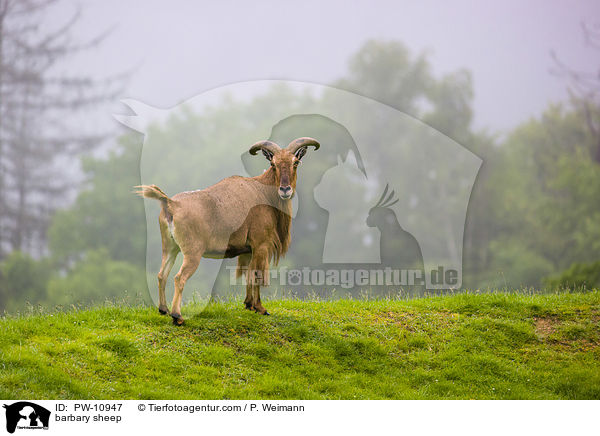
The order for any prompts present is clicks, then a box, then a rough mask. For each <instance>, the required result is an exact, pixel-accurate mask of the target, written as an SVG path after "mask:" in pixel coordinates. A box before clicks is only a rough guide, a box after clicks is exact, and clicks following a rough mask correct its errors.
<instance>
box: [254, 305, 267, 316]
mask: <svg viewBox="0 0 600 436" xmlns="http://www.w3.org/2000/svg"><path fill="white" fill-rule="evenodd" d="M253 309H254V312H256V313H259V314H261V315H270V313H269V312H267V310H266V309H263V310H264V312H262V311H261V310H259V309H257V308H255V307H254V308H253Z"/></svg>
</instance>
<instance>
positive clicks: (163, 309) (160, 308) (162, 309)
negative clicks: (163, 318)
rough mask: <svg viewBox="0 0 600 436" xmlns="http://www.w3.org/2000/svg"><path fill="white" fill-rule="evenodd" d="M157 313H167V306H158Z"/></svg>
mask: <svg viewBox="0 0 600 436" xmlns="http://www.w3.org/2000/svg"><path fill="white" fill-rule="evenodd" d="M158 313H160V314H161V315H168V314H169V309H168V308H167V306H160V307H159V308H158Z"/></svg>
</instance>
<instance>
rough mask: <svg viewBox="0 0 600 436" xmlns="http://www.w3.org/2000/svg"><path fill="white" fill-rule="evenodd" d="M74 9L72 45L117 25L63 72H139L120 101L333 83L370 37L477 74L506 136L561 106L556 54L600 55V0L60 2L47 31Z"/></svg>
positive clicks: (590, 65) (442, 69)
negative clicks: (593, 42)
mask: <svg viewBox="0 0 600 436" xmlns="http://www.w3.org/2000/svg"><path fill="white" fill-rule="evenodd" d="M78 4H79V5H80V7H81V10H82V17H81V20H80V22H79V23H78V25H77V27H76V28H75V32H74V36H75V38H76V39H79V38H81V39H82V40H85V39H89V38H92V37H93V36H95V35H98V34H100V33H102V32H103V31H105V30H106V29H108V28H111V27H112V26H115V28H114V31H113V32H112V33H111V34H110V36H109V37H108V38H107V39H106V40H105V41H104V43H103V44H102V46H101V47H99V48H97V49H94V50H93V51H91V52H87V53H85V54H83V55H80V56H78V57H77V58H75V59H73V60H72V61H71V62H70V63H69V64H68V65H65V66H64V67H63V69H64V71H66V72H68V73H69V74H76V73H77V72H82V73H92V74H94V75H96V76H98V77H102V76H105V75H108V74H111V73H116V72H122V71H125V70H128V69H131V68H133V67H137V69H136V70H135V74H134V75H133V76H132V78H131V81H130V83H129V85H128V87H127V90H126V92H125V93H124V95H123V97H130V98H135V99H139V100H141V101H144V102H146V103H148V104H151V105H154V106H157V107H169V106H172V105H175V104H177V103H179V102H181V101H183V100H186V99H188V98H190V97H193V96H194V95H197V94H198V93H200V92H202V91H205V90H208V89H211V88H215V87H218V86H221V85H225V84H229V83H234V82H238V81H245V80H253V79H287V80H299V81H310V82H316V83H320V84H328V83H330V82H332V81H333V80H335V79H337V78H339V77H340V76H342V75H343V74H344V73H345V72H346V69H347V61H348V58H349V56H350V55H351V54H353V53H354V52H356V50H357V49H358V48H359V47H360V46H361V45H362V43H363V42H364V41H365V40H367V39H370V38H376V39H385V40H390V39H395V40H399V41H402V42H403V43H405V44H406V45H407V46H408V47H410V49H411V50H412V51H413V52H414V53H417V52H419V51H422V50H430V51H431V56H430V60H431V63H432V65H433V69H434V72H435V73H436V75H438V76H439V75H440V74H443V73H448V72H451V71H454V70H457V69H459V68H466V69H468V70H470V71H471V72H472V73H473V79H474V87H475V101H474V106H475V125H476V126H477V127H488V128H490V129H491V130H492V131H497V132H502V131H506V130H507V129H509V128H511V127H514V126H515V125H516V124H518V123H519V122H521V121H524V120H526V119H527V118H529V117H530V116H532V115H538V114H539V113H540V112H541V111H542V110H543V109H544V108H545V107H546V106H547V104H548V103H549V102H551V101H560V100H564V99H565V98H566V95H567V94H566V84H565V82H564V81H562V80H560V79H558V78H556V77H554V76H552V75H551V74H550V73H549V70H550V68H551V67H552V66H553V62H552V60H551V58H550V50H552V49H554V50H555V51H556V52H557V54H558V55H559V57H560V58H561V59H563V60H564V61H565V62H566V63H567V64H569V65H572V66H574V67H577V68H579V69H583V70H589V71H595V70H597V67H598V60H599V56H598V55H599V53H600V52H598V51H594V50H592V49H589V48H586V47H585V46H584V43H583V37H582V32H581V27H580V23H581V22H582V21H586V22H588V23H590V24H597V23H598V21H599V20H598V19H599V18H600V14H599V12H600V2H598V1H566V0H565V1H541V0H540V1H518V0H517V1H514V0H511V1H501V2H500V1H494V2H491V1H452V2H442V1H420V2H409V1H406V2H401V1H396V2H392V1H389V2H385V1H379V2H376V1H345V2H343V1H330V2H324V1H302V2H299V1H294V2H284V1H261V2H256V1H254V2H241V1H240V2H234V1H220V2H216V1H215V2H208V1H204V2H192V1H168V2H167V1H162V2H160V1H144V2H142V1H123V0H103V1H96V2H92V1H79V2H78V1H75V0H65V1H64V2H63V3H62V4H60V5H58V6H56V7H54V8H53V11H52V12H51V13H50V14H48V16H47V18H46V19H47V20H48V24H49V25H57V24H59V23H61V22H64V21H65V20H67V19H68V17H70V16H71V14H72V13H73V11H74V9H75V5H78ZM113 108H117V109H118V110H119V111H121V112H126V111H125V110H124V109H123V108H122V107H120V106H119V105H117V104H115V105H114V107H113ZM107 118H108V114H107Z"/></svg>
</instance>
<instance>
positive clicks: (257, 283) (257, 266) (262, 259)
mask: <svg viewBox="0 0 600 436" xmlns="http://www.w3.org/2000/svg"><path fill="white" fill-rule="evenodd" d="M247 279H249V283H250V285H251V291H252V309H254V310H255V311H256V312H258V313H260V314H261V315H269V312H267V309H265V308H264V307H263V305H262V303H261V302H260V287H261V286H268V285H269V249H268V248H267V246H261V247H258V248H257V249H255V250H253V251H252V260H251V261H250V267H249V269H248V277H247ZM248 290H249V289H248V288H246V291H248ZM246 298H248V297H247V296H246Z"/></svg>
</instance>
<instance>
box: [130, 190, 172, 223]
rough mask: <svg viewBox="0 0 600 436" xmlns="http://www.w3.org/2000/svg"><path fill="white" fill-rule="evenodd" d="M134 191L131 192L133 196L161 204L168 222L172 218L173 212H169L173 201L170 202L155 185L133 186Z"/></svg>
mask: <svg viewBox="0 0 600 436" xmlns="http://www.w3.org/2000/svg"><path fill="white" fill-rule="evenodd" d="M134 188H135V189H136V190H135V191H133V192H134V193H135V194H137V195H139V196H140V197H144V198H153V199H154V200H159V201H160V203H161V204H162V208H163V210H164V211H165V214H166V215H167V219H168V220H169V221H170V220H171V219H172V217H173V212H172V210H171V206H172V205H173V200H171V199H170V198H169V197H168V196H167V194H165V193H164V192H163V191H162V189H160V188H159V187H158V186H156V185H139V186H134Z"/></svg>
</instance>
